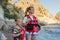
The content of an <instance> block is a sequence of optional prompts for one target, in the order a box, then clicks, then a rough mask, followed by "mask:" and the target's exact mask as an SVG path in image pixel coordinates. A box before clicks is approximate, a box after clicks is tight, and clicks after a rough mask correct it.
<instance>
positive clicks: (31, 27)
mask: <svg viewBox="0 0 60 40" xmlns="http://www.w3.org/2000/svg"><path fill="white" fill-rule="evenodd" d="M25 13H26V14H25V17H24V20H23V25H24V26H25V30H26V40H36V35H37V32H38V26H39V25H38V21H37V18H36V17H35V16H34V15H33V14H34V7H32V6H30V7H27V9H26V12H25Z"/></svg>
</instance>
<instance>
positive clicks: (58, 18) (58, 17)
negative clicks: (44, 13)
mask: <svg viewBox="0 0 60 40" xmlns="http://www.w3.org/2000/svg"><path fill="white" fill-rule="evenodd" d="M55 18H56V19H57V20H58V21H59V23H60V11H59V12H58V13H57V14H56V16H55Z"/></svg>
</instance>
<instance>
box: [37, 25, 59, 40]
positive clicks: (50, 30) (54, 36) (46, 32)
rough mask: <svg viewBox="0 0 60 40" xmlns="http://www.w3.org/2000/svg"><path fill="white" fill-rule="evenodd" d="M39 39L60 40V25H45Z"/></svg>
mask: <svg viewBox="0 0 60 40" xmlns="http://www.w3.org/2000/svg"><path fill="white" fill-rule="evenodd" d="M37 39H38V40H60V25H53V26H52V27H43V28H42V29H41V30H40V32H39V33H38V36H37Z"/></svg>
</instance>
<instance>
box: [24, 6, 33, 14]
mask: <svg viewBox="0 0 60 40" xmlns="http://www.w3.org/2000/svg"><path fill="white" fill-rule="evenodd" d="M31 8H34V7H33V6H29V7H27V8H26V11H25V15H27V12H28V11H29V10H31Z"/></svg>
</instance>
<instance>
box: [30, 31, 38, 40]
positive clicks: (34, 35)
mask: <svg viewBox="0 0 60 40" xmlns="http://www.w3.org/2000/svg"><path fill="white" fill-rule="evenodd" d="M36 36H37V33H36V32H34V33H32V37H31V40H36Z"/></svg>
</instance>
